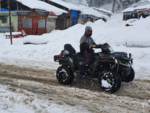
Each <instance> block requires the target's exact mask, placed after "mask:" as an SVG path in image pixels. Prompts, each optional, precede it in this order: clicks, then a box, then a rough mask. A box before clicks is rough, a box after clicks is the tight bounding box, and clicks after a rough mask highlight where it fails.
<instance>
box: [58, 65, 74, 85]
mask: <svg viewBox="0 0 150 113" xmlns="http://www.w3.org/2000/svg"><path fill="white" fill-rule="evenodd" d="M56 77H57V80H58V82H59V83H60V84H63V85H69V84H71V83H72V81H73V79H74V76H73V73H72V71H71V69H70V68H69V67H67V66H60V67H59V68H58V69H57V71H56Z"/></svg>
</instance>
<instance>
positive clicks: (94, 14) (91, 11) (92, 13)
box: [80, 5, 109, 18]
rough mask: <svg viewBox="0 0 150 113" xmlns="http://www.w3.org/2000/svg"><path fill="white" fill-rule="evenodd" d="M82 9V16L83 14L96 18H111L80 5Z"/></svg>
mask: <svg viewBox="0 0 150 113" xmlns="http://www.w3.org/2000/svg"><path fill="white" fill-rule="evenodd" d="M80 7H81V8H82V9H81V10H80V11H81V14H83V15H92V16H96V17H104V18H109V17H107V16H105V15H103V14H102V13H100V12H98V11H96V10H94V9H93V8H91V7H86V6H81V5H80Z"/></svg>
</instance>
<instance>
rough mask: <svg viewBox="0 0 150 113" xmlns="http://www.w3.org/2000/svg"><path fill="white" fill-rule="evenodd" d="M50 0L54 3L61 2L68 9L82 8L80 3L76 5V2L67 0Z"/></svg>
mask: <svg viewBox="0 0 150 113" xmlns="http://www.w3.org/2000/svg"><path fill="white" fill-rule="evenodd" d="M49 1H52V2H54V3H57V4H60V5H62V6H64V7H66V8H68V9H70V10H71V9H73V10H80V9H81V7H80V6H78V5H75V4H72V3H68V2H65V1H62V0H49Z"/></svg>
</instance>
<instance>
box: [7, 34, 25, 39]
mask: <svg viewBox="0 0 150 113" xmlns="http://www.w3.org/2000/svg"><path fill="white" fill-rule="evenodd" d="M5 36H6V39H7V37H10V35H5ZM20 36H22V34H15V35H12V37H14V38H17V37H20Z"/></svg>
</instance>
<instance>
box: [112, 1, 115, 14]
mask: <svg viewBox="0 0 150 113" xmlns="http://www.w3.org/2000/svg"><path fill="white" fill-rule="evenodd" d="M115 4H116V0H114V1H113V7H112V12H113V13H114V12H115Z"/></svg>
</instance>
